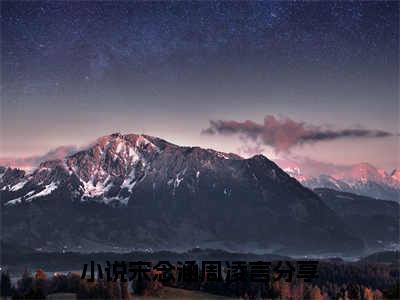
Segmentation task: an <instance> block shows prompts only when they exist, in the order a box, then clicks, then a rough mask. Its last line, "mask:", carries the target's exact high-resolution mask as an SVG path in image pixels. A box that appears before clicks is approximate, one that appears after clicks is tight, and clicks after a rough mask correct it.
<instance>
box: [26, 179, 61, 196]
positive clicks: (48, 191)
mask: <svg viewBox="0 0 400 300" xmlns="http://www.w3.org/2000/svg"><path fill="white" fill-rule="evenodd" d="M57 188H58V183H56V182H54V181H53V182H51V183H50V184H48V185H46V186H45V188H44V190H42V191H41V192H39V193H37V194H35V195H33V196H30V197H29V198H27V199H26V200H32V199H34V198H38V197H43V196H46V195H49V194H51V193H52V192H53V191H54V190H55V189H57Z"/></svg>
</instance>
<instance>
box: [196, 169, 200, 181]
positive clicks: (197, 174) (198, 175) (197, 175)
mask: <svg viewBox="0 0 400 300" xmlns="http://www.w3.org/2000/svg"><path fill="white" fill-rule="evenodd" d="M199 177H200V171H197V172H196V178H197V179H199Z"/></svg>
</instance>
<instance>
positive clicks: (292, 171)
mask: <svg viewBox="0 0 400 300" xmlns="http://www.w3.org/2000/svg"><path fill="white" fill-rule="evenodd" d="M284 170H285V172H286V173H288V174H289V175H290V176H292V177H294V178H296V179H297V180H298V181H299V182H301V184H303V185H304V186H306V187H309V188H311V189H315V188H329V189H334V190H337V191H342V192H349V193H354V194H358V195H363V196H368V197H372V198H377V199H386V200H393V201H397V202H400V169H394V170H393V171H392V172H391V173H389V174H388V173H386V172H385V171H384V170H382V169H378V168H376V167H374V166H372V165H371V164H368V163H360V164H355V165H352V166H348V167H341V168H338V169H333V170H330V171H329V173H328V174H319V175H306V174H305V172H304V173H303V170H302V169H301V168H300V167H297V166H294V167H293V166H292V167H286V168H284Z"/></svg>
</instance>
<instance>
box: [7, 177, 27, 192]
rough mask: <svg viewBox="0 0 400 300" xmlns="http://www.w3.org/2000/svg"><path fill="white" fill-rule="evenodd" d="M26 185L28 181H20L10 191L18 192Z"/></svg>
mask: <svg viewBox="0 0 400 300" xmlns="http://www.w3.org/2000/svg"><path fill="white" fill-rule="evenodd" d="M26 183H27V181H26V180H25V181H20V182H18V183H17V184H16V185H14V186H12V187H11V188H10V191H12V192H15V191H18V190H20V189H22V188H23V187H24V185H25V184H26Z"/></svg>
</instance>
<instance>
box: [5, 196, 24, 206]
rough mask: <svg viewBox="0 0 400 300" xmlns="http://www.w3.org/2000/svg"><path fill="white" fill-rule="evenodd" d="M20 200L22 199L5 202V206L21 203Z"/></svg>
mask: <svg viewBox="0 0 400 300" xmlns="http://www.w3.org/2000/svg"><path fill="white" fill-rule="evenodd" d="M21 199H22V198H21V197H18V198H15V199H13V200H10V201H7V202H6V205H15V204H17V203H21Z"/></svg>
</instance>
